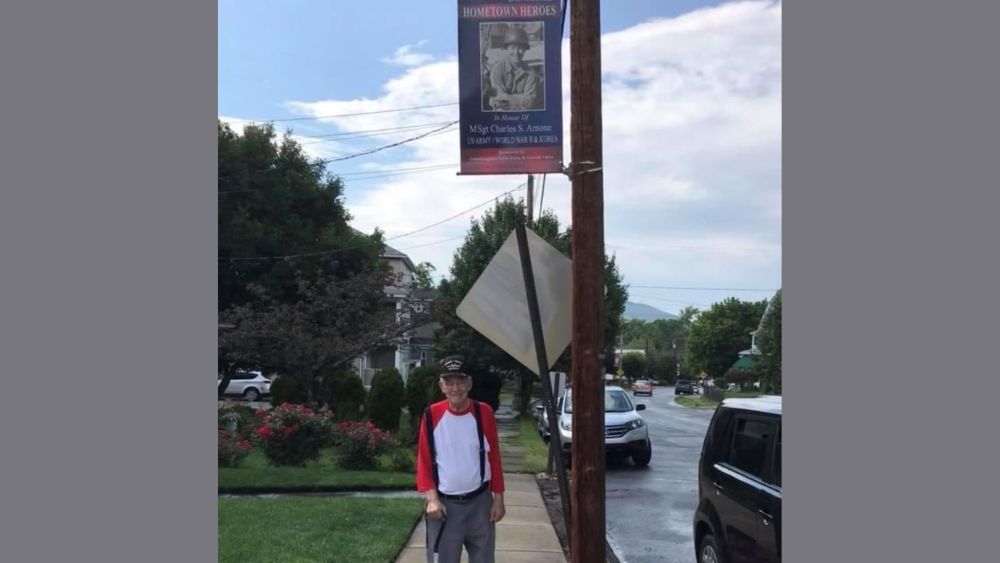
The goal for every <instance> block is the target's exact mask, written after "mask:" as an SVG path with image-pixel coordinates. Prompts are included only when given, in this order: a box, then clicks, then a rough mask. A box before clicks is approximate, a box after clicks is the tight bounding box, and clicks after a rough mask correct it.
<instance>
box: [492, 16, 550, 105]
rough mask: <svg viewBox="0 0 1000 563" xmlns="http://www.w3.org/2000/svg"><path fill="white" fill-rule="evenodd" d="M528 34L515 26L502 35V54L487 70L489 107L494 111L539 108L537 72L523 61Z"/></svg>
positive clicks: (540, 93)
mask: <svg viewBox="0 0 1000 563" xmlns="http://www.w3.org/2000/svg"><path fill="white" fill-rule="evenodd" d="M529 48H530V45H529V44H528V34H527V33H526V32H525V31H524V30H523V29H521V28H519V27H510V28H508V29H507V33H506V34H504V57H503V58H501V59H500V60H498V61H496V62H495V63H493V67H492V68H491V69H490V86H491V87H492V88H493V91H494V92H495V94H494V95H493V96H491V97H490V107H492V108H493V109H494V110H495V111H518V110H532V109H542V106H543V105H544V104H543V103H542V102H543V100H542V91H543V87H542V84H541V80H540V79H539V77H538V74H537V73H535V71H533V70H532V69H531V68H530V67H528V65H526V64H525V63H524V53H525V52H527V51H528V49H529Z"/></svg>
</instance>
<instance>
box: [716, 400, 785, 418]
mask: <svg viewBox="0 0 1000 563" xmlns="http://www.w3.org/2000/svg"><path fill="white" fill-rule="evenodd" d="M720 406H722V407H728V408H731V409H741V410H746V411H755V412H762V413H767V414H776V415H778V416H781V395H761V396H760V397H754V398H752V399H743V398H736V399H723V400H722V405H720Z"/></svg>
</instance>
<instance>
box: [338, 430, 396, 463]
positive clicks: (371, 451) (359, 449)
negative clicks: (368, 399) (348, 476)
mask: <svg viewBox="0 0 1000 563" xmlns="http://www.w3.org/2000/svg"><path fill="white" fill-rule="evenodd" d="M335 442H336V443H337V446H338V450H339V451H340V461H339V465H340V467H342V468H343V469H354V470H358V469H377V468H378V456H379V455H380V454H382V453H384V452H385V451H386V450H388V449H389V448H390V447H392V446H394V445H396V441H395V440H394V439H393V438H392V435H390V434H389V433H388V432H384V431H382V430H379V429H378V428H377V427H376V426H375V425H374V424H372V423H371V422H359V421H354V420H347V421H344V422H341V423H340V424H339V425H338V427H337V436H336V438H335Z"/></svg>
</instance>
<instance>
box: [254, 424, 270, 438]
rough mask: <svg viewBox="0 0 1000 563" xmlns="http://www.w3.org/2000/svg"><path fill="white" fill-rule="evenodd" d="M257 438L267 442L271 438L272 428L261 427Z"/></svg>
mask: <svg viewBox="0 0 1000 563" xmlns="http://www.w3.org/2000/svg"><path fill="white" fill-rule="evenodd" d="M257 436H258V437H259V438H260V439H262V440H267V439H268V438H270V437H271V427H269V426H261V427H260V428H258V429H257Z"/></svg>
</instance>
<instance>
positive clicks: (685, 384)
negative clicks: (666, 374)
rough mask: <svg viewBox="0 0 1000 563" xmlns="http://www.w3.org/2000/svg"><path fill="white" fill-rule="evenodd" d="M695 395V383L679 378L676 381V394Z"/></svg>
mask: <svg viewBox="0 0 1000 563" xmlns="http://www.w3.org/2000/svg"><path fill="white" fill-rule="evenodd" d="M681 394H684V395H694V385H692V384H691V382H690V381H688V380H687V379H678V380H677V383H674V395H681Z"/></svg>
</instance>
